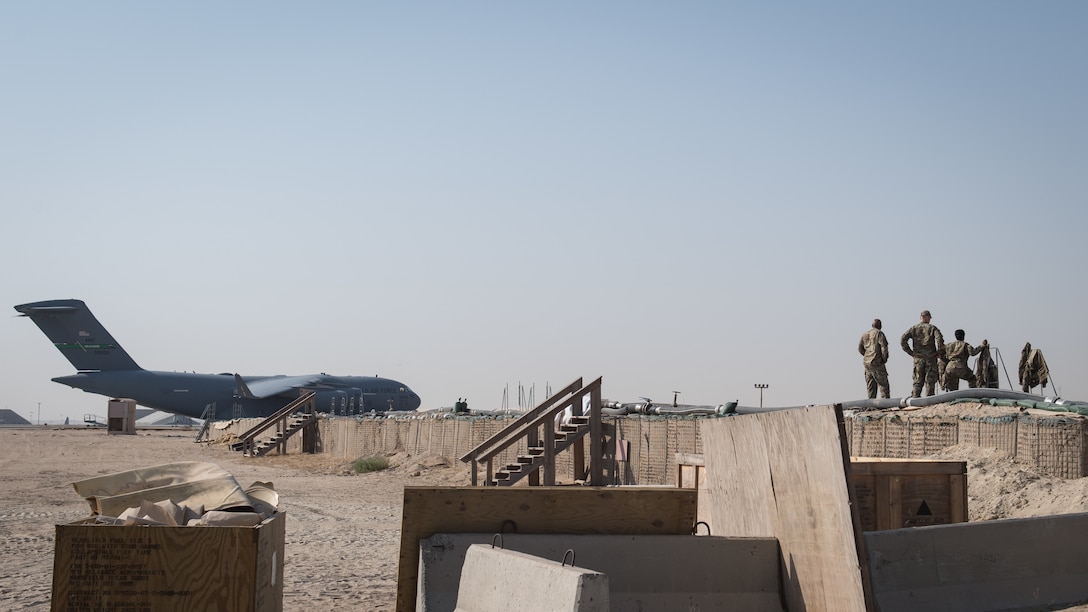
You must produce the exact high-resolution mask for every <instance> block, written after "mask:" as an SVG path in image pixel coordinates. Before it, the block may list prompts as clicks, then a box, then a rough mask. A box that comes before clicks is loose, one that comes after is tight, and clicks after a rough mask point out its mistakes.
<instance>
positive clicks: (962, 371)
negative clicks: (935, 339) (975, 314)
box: [944, 329, 990, 391]
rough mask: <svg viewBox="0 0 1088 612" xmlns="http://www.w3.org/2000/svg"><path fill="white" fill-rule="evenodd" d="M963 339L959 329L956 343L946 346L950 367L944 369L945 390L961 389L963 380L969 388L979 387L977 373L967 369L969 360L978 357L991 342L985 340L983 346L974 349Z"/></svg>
mask: <svg viewBox="0 0 1088 612" xmlns="http://www.w3.org/2000/svg"><path fill="white" fill-rule="evenodd" d="M963 337H964V333H963V330H962V329H957V330H956V339H955V341H953V342H949V343H948V344H946V345H944V355H945V357H946V358H947V359H948V365H947V366H945V369H944V388H945V389H948V390H949V391H955V390H956V389H959V388H960V379H961V378H962V379H964V380H966V381H967V386H969V387H971V388H972V389H974V388H975V387H977V386H978V381H977V380H976V379H975V373H974V372H972V371H971V368H969V367H967V358H968V357H970V356H972V355H978V354H979V353H981V352H982V349H983V348H984V347H987V346H990V343H989V342H987V341H986V340H983V341H982V346H979V347H972V346H971V345H970V344H967V343H966V342H964V341H963Z"/></svg>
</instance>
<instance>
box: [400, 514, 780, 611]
mask: <svg viewBox="0 0 1088 612" xmlns="http://www.w3.org/2000/svg"><path fill="white" fill-rule="evenodd" d="M492 541H495V544H496V545H497V546H498V545H500V541H501V546H502V547H503V548H505V549H506V550H515V551H518V552H522V553H526V554H531V555H534V556H537V557H542V558H545V559H553V560H556V561H558V560H560V559H562V558H563V556H564V554H565V552H566V551H567V550H573V551H574V561H573V564H574V565H576V566H578V567H581V568H589V569H592V570H596V571H598V572H602V573H604V574H606V575H607V576H608V583H609V600H610V602H611V606H612V609H613V610H641V611H643V612H654V611H660V612H667V611H672V610H689V609H691V610H695V609H698V610H724V609H733V610H755V611H761V610H775V611H781V610H782V609H783V608H782V600H781V580H780V577H779V571H778V570H779V553H778V542H777V541H776V540H775V539H774V538H719V537H711V536H672V535H653V536H630V535H566V534H563V535H533V534H523V535H519V534H516V533H506V534H503V535H502V536H501V540H500V539H496V538H495V535H494V534H490V533H489V534H479V533H461V534H436V535H434V536H432V537H430V538H426V539H424V540H421V541H420V563H419V580H418V581H417V593H416V610H420V611H425V612H452V610H454V608H455V604H456V603H457V602H458V587H459V580H460V577H461V568H462V565H463V563H464V562H465V554H466V551H467V550H468V549H469V547H470V546H471V545H473V544H486V545H487V546H488V547H490V546H491V543H492Z"/></svg>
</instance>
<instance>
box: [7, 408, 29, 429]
mask: <svg viewBox="0 0 1088 612" xmlns="http://www.w3.org/2000/svg"><path fill="white" fill-rule="evenodd" d="M8 425H31V422H30V421H28V420H26V419H24V418H23V417H21V416H19V415H18V414H16V413H15V411H14V410H8V409H6V408H5V409H3V410H0V427H4V426H8Z"/></svg>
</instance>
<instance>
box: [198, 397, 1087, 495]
mask: <svg viewBox="0 0 1088 612" xmlns="http://www.w3.org/2000/svg"><path fill="white" fill-rule="evenodd" d="M515 417H516V415H515V416H511V417H490V416H488V417H484V416H459V417H451V418H434V417H397V418H373V417H360V418H352V417H329V418H323V419H321V420H320V421H319V422H318V427H319V436H318V452H321V453H328V454H331V455H333V456H335V457H342V458H344V459H345V460H353V459H356V458H359V457H370V456H374V455H392V454H394V453H398V452H404V453H408V454H411V455H424V454H434V455H442V456H446V457H449V458H451V459H453V460H455V461H456V460H457V459H458V458H459V457H460V456H461V455H463V454H464V453H466V452H468V451H469V450H470V449H472V448H473V447H475V446H476V445H477V444H479V443H481V442H483V441H484V440H486V439H487V438H489V437H490V436H492V435H493V434H495V433H497V432H498V431H499V430H501V429H502V428H503V427H505V426H506V425H507V424H509V422H510V419H513V418H515ZM722 418H732V417H722ZM603 421H604V431H605V447H606V448H605V450H606V457H605V461H604V469H605V482H606V483H608V484H622V485H675V484H676V459H675V457H676V453H700V454H701V453H703V442H702V437H701V436H700V431H699V426H700V424H701V423H703V422H704V421H706V418H691V417H662V416H624V417H605V418H604V419H603ZM845 421H846V438H847V440H848V442H849V445H850V454H851V455H854V456H861V457H888V458H895V459H918V458H922V457H925V456H926V455H929V454H932V453H936V452H938V451H940V450H942V449H944V448H947V447H949V446H955V445H957V444H965V445H971V446H978V447H980V448H995V449H998V450H1000V451H1002V452H1006V453H1008V454H1010V455H1012V456H1014V457H1016V458H1017V459H1018V460H1020V461H1024V462H1027V463H1030V464H1031V465H1033V466H1035V467H1036V468H1038V469H1039V470H1040V471H1042V472H1043V473H1045V474H1049V475H1052V476H1057V477H1060V478H1081V477H1084V476H1088V452H1086V447H1088V419H1083V418H1078V417H1073V416H1061V415H1056V416H1053V417H1049V416H1047V417H1040V416H1032V415H1025V414H1020V415H1007V416H1003V417H998V418H977V417H976V418H964V419H957V418H950V417H921V416H913V417H912V416H909V415H903V414H895V413H880V414H876V413H874V414H873V415H871V416H870V415H866V414H857V415H855V416H851V417H846V420H845ZM256 422H257V420H256V419H243V420H242V421H238V422H236V423H234V424H233V425H231V426H230V427H228V428H227V429H225V430H221V431H220V430H213V436H223V435H229V434H237V433H238V432H241V431H244V430H245V429H246V428H247V427H250V426H252V425H253V424H254V423H256ZM287 448H288V452H292V453H297V452H301V437H300V436H298V435H296V436H295V437H293V438H292V439H291V440H289V441H288V443H287ZM525 450H526V449H525V447H524V444H522V445H519V446H515V447H511V449H509V450H508V451H506V452H504V453H502V454H501V455H500V456H499V457H497V458H496V460H495V464H494V465H495V469H499V468H500V467H502V466H503V465H505V464H506V463H513V462H514V461H515V459H516V457H517V455H518V454H524V453H525ZM588 464H589V462H588V460H587V461H586V465H588ZM571 469H572V467H571V457H570V452H569V451H568V452H564V453H562V454H560V455H559V457H558V458H557V461H556V475H557V478H559V479H560V481H561V482H570V481H571V480H572V479H573V476H572V474H571Z"/></svg>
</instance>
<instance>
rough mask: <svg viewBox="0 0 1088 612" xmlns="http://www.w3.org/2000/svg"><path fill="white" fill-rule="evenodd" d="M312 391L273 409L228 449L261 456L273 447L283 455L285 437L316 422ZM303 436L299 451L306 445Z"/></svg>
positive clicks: (285, 449)
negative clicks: (272, 412)
mask: <svg viewBox="0 0 1088 612" xmlns="http://www.w3.org/2000/svg"><path fill="white" fill-rule="evenodd" d="M315 408H316V402H314V392H313V391H307V392H305V393H304V394H302V395H301V396H299V398H298V399H296V400H294V401H293V402H291V403H290V404H287V405H286V406H284V407H283V408H280V409H279V410H277V411H276V413H275V414H273V415H271V416H269V417H268V418H266V419H264V420H263V421H261V422H260V423H258V424H257V425H255V426H253V427H251V428H249V429H248V430H246V432H245V433H243V434H242V435H240V436H238V441H237V442H234V443H233V444H231V450H236V451H241V453H242V454H243V455H245V456H246V457H262V456H264V455H267V454H268V453H270V452H272V450H273V449H276V450H278V451H279V453H280V454H283V453H285V452H286V451H287V440H288V438H290V437H291V436H293V435H295V434H296V433H298V432H300V431H303V430H304V429H306V428H307V427H308V426H310V425H313V424H315V423H317V414H316V409H315ZM306 442H307V440H306V439H305V435H304V437H303V444H302V447H303V451H304V452H313V450H312V449H310V450H307V447H308V446H312V445H308V444H307V443H306Z"/></svg>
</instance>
